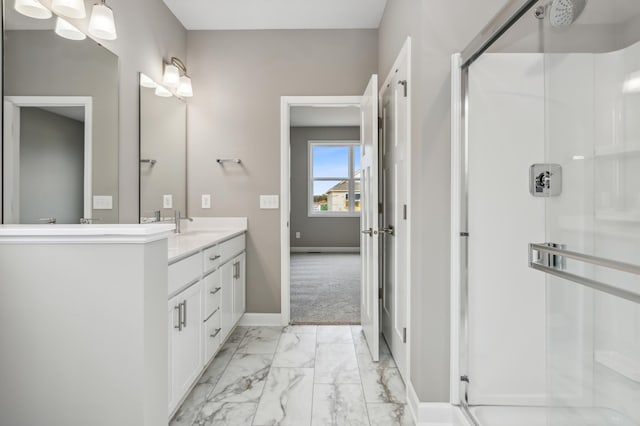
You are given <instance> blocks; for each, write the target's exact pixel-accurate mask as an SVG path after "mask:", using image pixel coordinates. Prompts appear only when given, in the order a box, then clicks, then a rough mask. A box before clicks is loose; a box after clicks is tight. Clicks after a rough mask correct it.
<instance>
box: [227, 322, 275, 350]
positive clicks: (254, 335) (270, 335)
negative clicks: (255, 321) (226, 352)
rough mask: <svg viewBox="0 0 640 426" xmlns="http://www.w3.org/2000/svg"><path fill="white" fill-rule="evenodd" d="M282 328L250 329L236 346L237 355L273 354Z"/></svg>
mask: <svg viewBox="0 0 640 426" xmlns="http://www.w3.org/2000/svg"><path fill="white" fill-rule="evenodd" d="M281 333H282V327H250V328H249V330H247V333H246V334H245V335H244V338H243V339H242V341H241V342H240V345H239V346H238V349H237V351H236V352H237V353H242V354H273V353H274V352H275V351H276V347H277V346H278V340H280V334H281Z"/></svg>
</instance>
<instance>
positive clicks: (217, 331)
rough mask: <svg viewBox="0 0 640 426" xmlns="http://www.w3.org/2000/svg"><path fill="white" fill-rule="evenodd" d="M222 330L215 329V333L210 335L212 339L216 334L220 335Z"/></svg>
mask: <svg viewBox="0 0 640 426" xmlns="http://www.w3.org/2000/svg"><path fill="white" fill-rule="evenodd" d="M221 330H222V329H221V328H216V331H214V332H213V334H212V335H211V337H212V338H215V337H216V336H217V335H218V334H220V331H221Z"/></svg>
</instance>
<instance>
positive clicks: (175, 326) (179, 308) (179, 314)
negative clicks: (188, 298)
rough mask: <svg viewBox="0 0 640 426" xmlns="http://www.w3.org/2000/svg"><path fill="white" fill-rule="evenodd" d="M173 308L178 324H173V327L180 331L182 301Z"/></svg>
mask: <svg viewBox="0 0 640 426" xmlns="http://www.w3.org/2000/svg"><path fill="white" fill-rule="evenodd" d="M173 309H174V310H177V311H178V325H174V326H173V328H175V329H176V330H178V331H182V322H181V321H180V319H181V317H182V303H178V305H177V306H175V307H174V308H173Z"/></svg>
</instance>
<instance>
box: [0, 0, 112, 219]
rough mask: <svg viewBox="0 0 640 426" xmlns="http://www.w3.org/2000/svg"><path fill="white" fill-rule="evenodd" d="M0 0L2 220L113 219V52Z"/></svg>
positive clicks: (12, 0)
mask: <svg viewBox="0 0 640 426" xmlns="http://www.w3.org/2000/svg"><path fill="white" fill-rule="evenodd" d="M14 1H15V0H5V1H3V10H4V18H5V20H4V22H5V25H4V34H3V52H4V64H3V65H4V69H3V78H4V91H3V97H4V104H3V118H4V126H3V141H4V143H3V152H2V157H3V161H2V165H3V170H2V172H3V173H2V189H3V191H2V194H3V196H2V213H3V222H4V223H43V222H45V223H46V222H50V223H80V222H81V220H82V219H85V220H84V222H94V221H95V222H97V223H117V222H118V57H117V56H115V55H114V54H113V53H111V52H110V51H108V50H107V49H105V48H103V47H102V46H100V45H99V44H97V43H96V42H95V41H93V40H91V39H89V38H87V39H84V40H70V39H66V38H63V37H60V36H58V35H57V34H56V33H55V32H54V28H55V24H56V16H55V15H54V16H52V17H51V18H49V19H33V18H29V17H26V16H23V15H21V14H19V13H17V12H16V11H15V10H14Z"/></svg>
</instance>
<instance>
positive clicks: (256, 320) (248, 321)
mask: <svg viewBox="0 0 640 426" xmlns="http://www.w3.org/2000/svg"><path fill="white" fill-rule="evenodd" d="M238 325H244V326H261V325H264V326H281V325H286V324H283V323H282V315H281V314H279V313H278V314H252V313H250V312H247V313H245V314H244V315H243V316H242V318H240V321H239V322H238Z"/></svg>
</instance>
